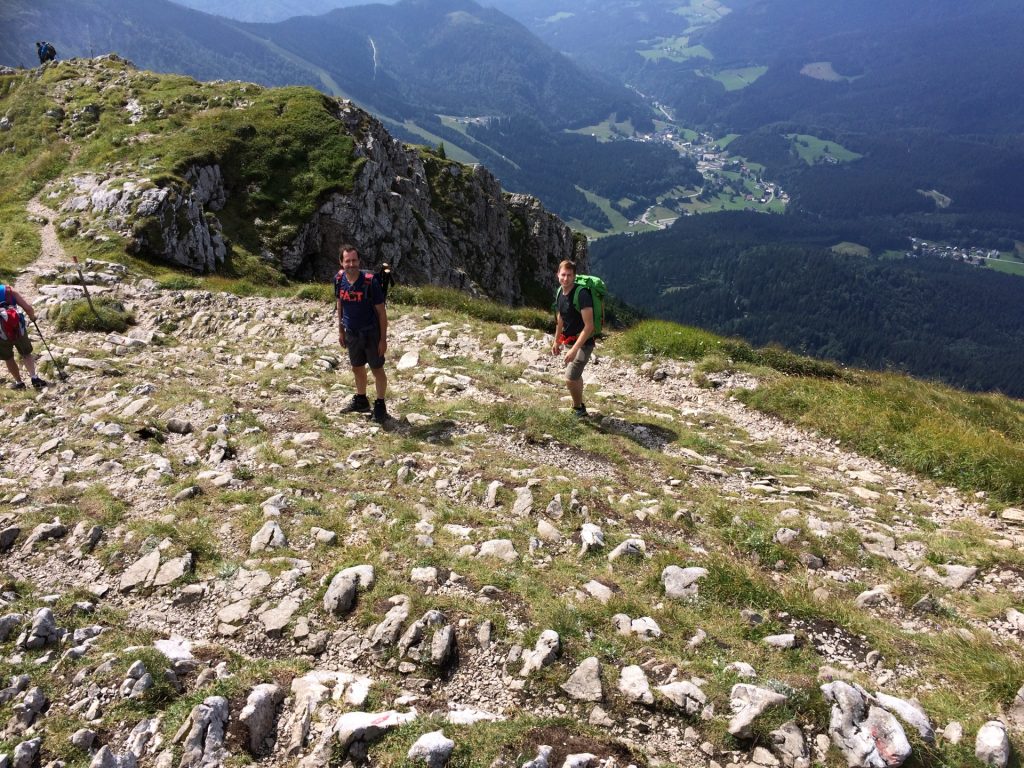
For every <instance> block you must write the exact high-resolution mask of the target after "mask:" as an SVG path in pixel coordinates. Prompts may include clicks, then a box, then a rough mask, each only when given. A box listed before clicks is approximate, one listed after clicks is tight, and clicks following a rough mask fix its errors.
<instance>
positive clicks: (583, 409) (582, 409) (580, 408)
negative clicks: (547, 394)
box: [572, 403, 590, 419]
mask: <svg viewBox="0 0 1024 768" xmlns="http://www.w3.org/2000/svg"><path fill="white" fill-rule="evenodd" d="M572 415H573V416H575V417H576V418H577V419H585V418H587V416H589V415H590V414H589V413H587V406H585V405H583V404H582V403H580V404H579V405H577V406H575V407H574V408H573V409H572Z"/></svg>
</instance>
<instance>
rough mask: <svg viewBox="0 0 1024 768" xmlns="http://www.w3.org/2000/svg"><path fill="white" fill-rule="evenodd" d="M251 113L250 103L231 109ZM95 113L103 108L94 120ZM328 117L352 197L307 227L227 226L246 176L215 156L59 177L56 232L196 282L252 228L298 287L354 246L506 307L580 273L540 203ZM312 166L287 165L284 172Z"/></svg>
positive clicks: (398, 270) (372, 129) (402, 271)
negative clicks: (157, 170) (571, 266)
mask: <svg viewBox="0 0 1024 768" xmlns="http://www.w3.org/2000/svg"><path fill="white" fill-rule="evenodd" d="M106 64H107V66H108V69H109V64H110V62H109V61H107V62H106ZM80 66H84V67H86V68H88V66H89V62H85V63H84V64H82V65H80ZM124 66H125V67H129V66H130V65H128V64H127V63H125V64H124ZM132 76H133V75H132V73H130V72H129V73H123V74H122V75H121V76H119V77H118V78H117V79H115V80H113V81H112V84H111V85H110V86H109V87H110V88H114V87H124V86H125V85H127V87H128V88H130V87H131V83H132V80H131V78H132ZM65 90H68V89H67V87H66V88H65ZM204 98H205V97H204ZM165 107H166V105H159V108H160V109H164V108H165ZM132 108H133V102H132V101H131V100H129V102H128V107H127V108H126V111H127V112H128V116H127V120H128V121H132V122H133V121H135V120H136V119H138V111H139V109H140V107H138V105H137V104H135V107H134V109H135V111H134V112H132V111H131V110H132ZM247 108H248V106H247V102H246V101H244V100H243V101H240V102H237V103H236V104H235V105H234V109H235V110H240V109H241V110H244V109H247ZM101 114H103V113H102V112H101V111H100V110H99V109H97V111H96V115H94V117H93V118H92V119H93V121H94V122H95V121H98V120H99V117H98V115H101ZM106 114H107V115H109V112H108V113H106ZM323 119H324V120H335V121H337V131H338V132H339V133H340V134H342V135H344V136H348V137H350V138H351V140H352V142H353V149H352V157H347V158H346V162H347V163H349V167H351V168H352V169H353V171H354V172H353V174H352V178H351V185H350V186H351V189H348V187H349V184H347V183H345V184H339V185H338V186H339V187H340V188H344V189H345V191H343V192H339V191H334V192H331V193H329V194H326V195H325V196H324V197H323V199H322V200H321V202H320V204H319V207H317V208H316V209H315V210H314V212H313V214H312V215H311V216H309V217H308V218H306V219H305V220H304V221H301V222H299V223H294V222H293V223H284V224H282V223H280V221H278V220H277V219H276V218H274V217H271V218H270V220H264V219H261V218H259V217H251V218H254V220H251V221H245V222H243V223H241V224H240V223H239V221H238V217H237V215H236V216H229V217H227V218H226V219H225V222H227V223H225V224H222V221H221V218H222V215H219V213H218V212H221V211H222V210H223V209H224V208H225V206H226V205H229V204H230V202H231V198H232V197H233V196H237V195H244V194H247V191H246V184H245V182H244V180H243V177H244V176H245V169H244V168H239V167H238V163H237V161H232V162H225V161H224V160H223V159H222V158H220V157H218V156H217V153H216V152H212V151H211V152H210V153H207V156H205V157H203V159H202V160H201V161H199V162H195V163H193V164H190V165H187V166H186V167H184V168H181V167H179V168H177V172H176V173H174V174H163V175H159V174H152V173H147V171H146V170H145V168H144V167H140V165H139V164H134V163H117V164H114V165H112V166H108V167H106V168H104V169H96V170H95V171H92V170H90V171H89V172H84V173H78V174H76V175H74V176H72V177H70V178H65V179H62V180H61V181H59V182H58V183H57V184H56V185H55V187H56V190H57V191H55V192H54V193H53V195H52V196H53V197H58V198H60V199H61V200H62V202H61V205H60V208H61V211H62V213H64V214H66V215H67V216H66V218H65V219H64V220H63V221H62V222H61V226H62V228H63V229H64V230H65V231H69V232H78V233H79V234H85V235H89V236H92V237H96V236H103V232H104V230H106V231H113V232H116V233H117V234H118V235H120V236H121V237H124V238H125V239H126V240H127V248H128V249H129V250H130V251H132V252H134V253H137V254H139V255H142V256H146V257H149V258H154V259H157V260H161V261H166V262H170V263H172V264H176V265H179V266H182V267H185V268H188V269H192V270H195V271H197V272H215V271H217V270H218V269H219V268H220V267H221V265H222V264H223V263H224V261H225V259H226V258H227V257H228V255H229V253H230V249H231V247H232V238H233V237H234V236H235V234H236V233H235V232H234V230H233V229H232V228H234V229H237V228H239V227H240V226H244V227H251V228H252V230H254V231H256V232H258V233H259V237H258V245H257V246H255V247H253V246H252V244H251V240H252V238H250V243H249V247H250V249H252V250H255V251H257V252H258V255H259V257H260V258H261V259H263V260H264V261H266V262H267V263H268V264H271V265H272V266H274V267H276V268H278V269H280V271H281V272H283V273H284V274H285V275H287V276H288V277H290V278H294V279H300V280H327V279H329V278H330V277H332V276H333V275H334V274H335V272H336V271H337V269H338V250H339V246H341V245H342V244H343V243H346V242H351V243H354V244H355V245H356V246H357V247H358V248H359V249H360V251H361V253H362V254H363V262H364V265H366V266H373V265H376V264H378V263H380V262H382V261H387V262H389V263H390V264H391V265H392V267H393V269H394V271H395V274H396V276H397V278H398V280H399V281H400V282H403V283H410V284H425V283H431V284H436V285H442V286H447V287H454V288H458V289H460V290H464V291H468V292H470V293H472V294H475V295H485V296H488V297H491V298H494V299H497V300H499V301H502V302H505V303H509V304H516V303H521V302H523V301H524V300H527V299H533V300H537V299H540V298H543V296H544V294H545V293H546V291H547V289H548V287H553V286H554V277H553V276H554V273H555V271H556V269H557V265H558V262H559V261H561V260H562V259H568V258H571V259H575V260H576V261H577V262H580V264H581V268H585V266H586V258H587V254H586V242H585V240H584V239H583V238H581V237H578V236H575V237H574V235H573V233H572V231H571V230H570V229H569V228H568V227H567V226H566V225H565V224H564V223H563V222H561V221H560V220H559V219H558V218H557V217H556V216H554V215H552V214H550V213H548V212H547V211H545V210H544V208H543V206H542V205H541V204H540V202H539V201H537V200H536V199H534V198H531V197H529V196H525V195H511V194H506V193H504V192H502V190H501V186H500V183H499V182H498V180H497V179H496V178H495V177H494V176H492V175H491V173H490V172H489V171H488V170H487V169H485V168H483V167H482V166H465V165H462V164H459V163H456V162H452V161H449V160H447V159H445V158H443V157H440V156H438V155H436V154H434V153H433V152H430V151H427V150H424V149H422V148H414V147H408V146H405V145H403V144H402V143H401V142H399V141H397V140H396V139H394V138H393V137H392V136H390V135H389V134H388V132H387V131H386V129H385V128H384V126H383V125H382V124H381V123H380V122H379V121H377V120H376V119H374V118H373V117H372V116H371V115H369V114H368V113H366V112H364V111H363V110H361V109H358V108H357V107H355V106H354V105H352V104H351V103H350V102H346V101H336V102H331V104H330V108H329V111H328V112H327V113H324V115H323ZM71 121H72V124H73V125H72V129H77V130H81V128H82V126H81V122H80V121H77V122H76V121H75V120H74V115H72V118H71ZM140 140H145V137H144V136H143V137H140ZM307 170H308V169H307V168H305V167H296V166H291V167H289V168H288V169H287V171H286V172H287V173H293V174H295V175H296V176H299V175H301V174H304V173H306V172H307ZM282 205H284V202H283V201H282ZM229 225H230V226H229ZM239 236H241V235H239Z"/></svg>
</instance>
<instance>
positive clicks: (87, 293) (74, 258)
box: [71, 256, 100, 318]
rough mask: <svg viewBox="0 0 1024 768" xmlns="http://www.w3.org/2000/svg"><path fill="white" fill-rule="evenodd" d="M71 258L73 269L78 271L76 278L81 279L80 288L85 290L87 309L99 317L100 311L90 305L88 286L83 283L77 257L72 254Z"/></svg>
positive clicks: (83, 279) (90, 298)
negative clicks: (73, 263)
mask: <svg viewBox="0 0 1024 768" xmlns="http://www.w3.org/2000/svg"><path fill="white" fill-rule="evenodd" d="M71 260H72V261H73V262H75V269H76V270H77V271H78V279H79V280H81V281H82V290H83V291H85V300H86V301H88V302H89V309H91V310H92V313H93V314H94V315H96V317H97V318H99V316H100V313H99V312H97V311H96V307H94V306H93V305H92V296H90V295H89V287H88V286H87V285H86V284H85V275H83V274H82V268H81V267H80V266H79V265H78V257H77V256H72V257H71Z"/></svg>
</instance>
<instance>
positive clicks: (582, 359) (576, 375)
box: [565, 344, 594, 381]
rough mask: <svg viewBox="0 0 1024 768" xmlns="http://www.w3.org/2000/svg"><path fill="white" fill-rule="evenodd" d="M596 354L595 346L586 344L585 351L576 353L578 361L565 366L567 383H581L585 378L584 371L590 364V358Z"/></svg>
mask: <svg viewBox="0 0 1024 768" xmlns="http://www.w3.org/2000/svg"><path fill="white" fill-rule="evenodd" d="M593 353H594V345H593V344H584V345H583V349H581V350H580V351H579V352H577V353H576V359H575V360H573V361H572V362H571V363H567V364H566V366H565V379H566V381H579V380H580V379H582V378H583V369H584V368H586V367H587V363H589V362H590V356H591V355H592V354H593Z"/></svg>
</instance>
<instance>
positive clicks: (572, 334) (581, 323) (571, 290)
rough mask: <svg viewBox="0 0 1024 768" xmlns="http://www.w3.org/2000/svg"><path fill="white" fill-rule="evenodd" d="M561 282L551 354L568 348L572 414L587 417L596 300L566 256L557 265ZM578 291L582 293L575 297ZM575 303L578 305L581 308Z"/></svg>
mask: <svg viewBox="0 0 1024 768" xmlns="http://www.w3.org/2000/svg"><path fill="white" fill-rule="evenodd" d="M558 284H559V285H560V286H561V288H562V290H560V291H559V292H558V295H557V298H556V307H557V312H556V314H555V341H554V343H553V344H552V345H551V354H552V355H557V354H558V353H559V351H561V349H562V348H563V347H568V350H567V351H566V353H565V356H564V357H563V358H562V360H563V362H564V363H565V386H566V387H567V388H568V389H569V395H570V396H571V397H572V411H573V413H574V414H576V416H578V417H580V418H584V417H585V416H586V415H587V406H586V405H584V403H583V368H584V367H585V366H586V364H587V363H588V362H590V356H591V354H593V352H594V299H593V297H592V296H591V295H590V291H589V290H587V289H586V288H584V287H582V286H577V285H576V263H575V262H573V261H569V260H568V259H566V260H565V261H563V262H562V263H561V264H559V265H558ZM576 293H578V294H579V295H578V296H574V294H576ZM574 298H576V299H578V301H574ZM575 304H579V310H577V309H576V306H575Z"/></svg>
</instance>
